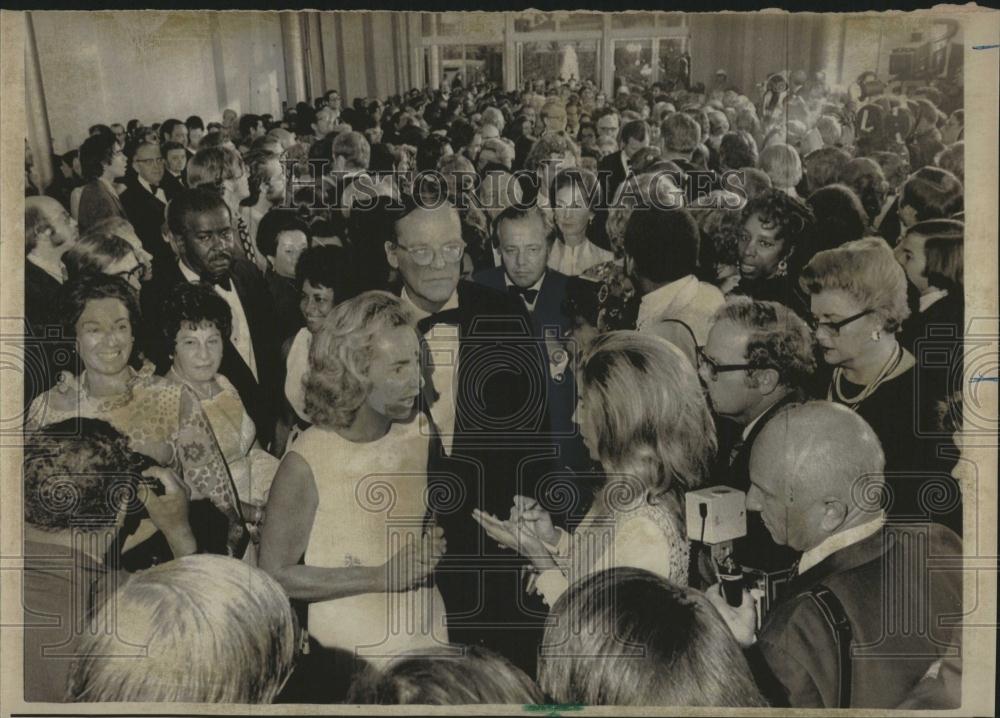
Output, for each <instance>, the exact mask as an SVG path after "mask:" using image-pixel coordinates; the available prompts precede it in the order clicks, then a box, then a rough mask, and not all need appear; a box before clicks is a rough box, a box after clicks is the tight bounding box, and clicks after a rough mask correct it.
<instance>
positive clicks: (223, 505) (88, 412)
mask: <svg viewBox="0 0 1000 718" xmlns="http://www.w3.org/2000/svg"><path fill="white" fill-rule="evenodd" d="M60 314H61V316H62V317H63V321H64V323H65V324H64V331H65V333H66V336H68V337H72V338H73V339H74V341H75V343H76V350H77V354H78V355H79V359H80V363H81V364H82V366H83V370H82V371H81V372H80V374H79V376H78V377H77V378H76V380H75V382H73V386H72V387H70V388H68V389H67V388H59V387H56V388H53V389H50V390H49V391H47V392H46V393H44V394H42V395H41V396H39V397H38V398H36V399H35V401H34V402H32V404H31V407H30V408H29V410H28V418H27V420H26V422H25V423H26V428H27V429H28V430H33V429H38V428H41V427H43V426H46V425H48V424H51V423H54V422H57V421H62V420H63V419H71V418H75V417H89V418H101V419H104V420H105V421H108V422H109V423H110V424H111V425H112V426H114V427H115V428H117V429H118V430H119V431H121V432H122V433H123V434H125V435H126V436H128V438H129V440H130V442H131V445H132V448H133V449H134V450H136V451H137V452H139V453H141V454H144V455H145V456H148V457H149V458H150V459H152V460H153V461H155V462H156V463H158V464H160V465H162V466H166V467H169V468H171V469H173V470H174V471H175V472H176V473H177V475H178V476H179V477H180V478H181V480H182V481H183V482H184V483H185V484H186V485H187V487H188V489H190V491H191V497H192V499H195V500H199V499H208V500H209V501H211V503H212V504H213V505H214V506H215V508H216V509H218V511H219V512H221V514H222V517H220V518H221V522H222V524H223V525H222V526H221V527H220V528H221V533H222V536H221V546H209V547H206V546H205V545H204V543H202V540H201V539H200V544H201V546H202V548H203V549H204V548H215V550H216V551H220V550H221V552H223V553H226V552H228V553H229V554H230V555H233V556H237V557H241V556H242V555H243V553H244V551H245V550H246V546H247V542H248V540H249V534H248V533H247V528H246V525H245V523H244V520H243V515H242V513H241V511H240V506H239V500H238V497H237V493H236V491H235V488H234V486H233V483H232V479H231V478H230V476H229V471H228V469H227V468H226V463H225V460H224V459H223V456H222V452H221V451H220V450H219V446H218V444H217V442H216V440H215V437H214V436H213V433H212V430H211V426H210V424H209V421H208V419H207V417H206V416H205V413H204V411H203V410H202V408H201V405H200V404H199V403H198V398H197V397H196V396H195V394H194V393H193V392H192V391H191V390H190V389H188V388H186V387H184V386H181V385H180V384H176V383H174V382H172V381H169V380H167V379H164V378H162V377H159V376H155V375H153V370H152V366H151V365H149V364H145V365H143V368H142V369H140V370H138V371H137V370H135V369H133V368H132V367H131V366H130V365H129V359H130V357H131V356H132V354H133V350H134V348H135V340H134V332H135V330H136V329H137V328H139V327H140V326H141V318H140V315H139V303H138V298H137V297H136V293H135V292H134V291H133V290H132V288H131V287H129V286H128V284H126V283H125V281H124V280H122V279H120V278H118V277H109V276H105V275H96V276H88V277H84V278H82V279H80V280H78V281H75V282H69V283H67V284H66V285H64V286H63V294H62V296H61V297H60ZM192 525H194V522H192ZM147 526H148V524H147ZM150 535H151V532H150V531H148V530H147V531H145V532H144V530H143V526H140V528H139V531H138V532H137V533H136V534H134V535H132V536H131V537H130V538H129V540H127V541H126V542H125V545H124V547H123V548H124V550H126V551H127V550H129V549H130V548H132V547H133V546H136V545H138V544H140V543H142V542H144V541H145V540H146V539H148V538H149V537H150Z"/></svg>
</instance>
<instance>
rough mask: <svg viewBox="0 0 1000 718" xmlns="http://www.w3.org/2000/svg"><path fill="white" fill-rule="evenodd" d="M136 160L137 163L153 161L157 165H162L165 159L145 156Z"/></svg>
mask: <svg viewBox="0 0 1000 718" xmlns="http://www.w3.org/2000/svg"><path fill="white" fill-rule="evenodd" d="M136 162H138V163H139V164H143V163H145V162H155V163H156V164H158V165H162V164H163V163H164V162H165V160H164V159H163V158H162V157H147V158H146V159H144V160H139V159H137V160H136Z"/></svg>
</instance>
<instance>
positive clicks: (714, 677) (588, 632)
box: [538, 568, 767, 707]
mask: <svg viewBox="0 0 1000 718" xmlns="http://www.w3.org/2000/svg"><path fill="white" fill-rule="evenodd" d="M540 650H541V655H540V657H539V666H538V682H539V685H540V686H541V688H542V690H543V691H545V693H546V694H547V695H548V696H549V697H551V698H552V699H554V700H555V701H557V702H559V703H567V704H583V705H588V706H602V705H616V706H628V705H632V706H728V707H754V706H765V705H767V703H766V702H765V700H764V698H763V697H762V696H761V694H760V690H759V689H758V688H757V686H756V684H755V683H754V679H753V675H752V673H751V672H750V667H749V665H748V664H747V661H746V658H745V657H744V655H743V652H742V650H741V649H740V646H739V644H738V643H737V642H736V639H735V638H733V634H732V633H731V632H730V631H729V628H728V627H727V626H726V624H725V622H724V621H723V620H722V617H721V616H720V615H719V613H718V611H716V610H715V607H714V606H712V604H711V603H709V601H708V599H707V598H706V597H705V595H704V594H703V593H701V592H700V591H697V590H695V589H690V588H682V587H681V586H677V585H676V584H673V583H671V582H670V581H667V580H666V579H664V578H661V577H660V576H657V575H656V574H653V573H651V572H649V571H644V570H642V569H638V568H612V569H608V570H605V571H600V572H598V573H594V574H591V575H589V576H587V577H586V578H583V579H581V580H580V581H577V582H576V583H574V584H573V585H572V586H570V588H569V590H567V591H566V593H564V594H563V595H562V596H560V597H559V600H558V601H556V605H555V606H554V607H553V608H552V611H551V613H550V614H549V619H548V623H547V626H546V629H545V638H544V639H543V641H542V646H541V649H540Z"/></svg>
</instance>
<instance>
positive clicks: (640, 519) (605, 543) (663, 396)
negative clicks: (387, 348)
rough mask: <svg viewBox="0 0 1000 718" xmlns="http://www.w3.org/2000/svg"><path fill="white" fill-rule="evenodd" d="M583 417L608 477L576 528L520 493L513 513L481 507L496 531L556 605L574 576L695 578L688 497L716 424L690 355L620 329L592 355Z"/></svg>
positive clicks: (708, 454)
mask: <svg viewBox="0 0 1000 718" xmlns="http://www.w3.org/2000/svg"><path fill="white" fill-rule="evenodd" d="M577 386H578V388H579V400H578V404H577V408H576V414H575V417H574V418H575V420H576V422H577V424H579V426H580V433H581V435H582V437H583V441H584V444H585V445H586V446H587V449H588V450H589V452H590V455H591V457H592V458H593V459H595V460H597V461H600V462H601V464H602V465H603V467H604V471H605V473H606V475H607V479H606V482H605V484H604V485H603V486H602V487H601V489H600V490H599V491H598V494H597V497H596V499H595V501H594V505H593V507H592V508H591V510H590V511H589V512H588V514H587V516H586V517H585V518H584V519H583V521H582V522H581V524H580V525H579V527H578V528H577V529H576V531H574V532H573V533H572V534H568V533H566V532H565V531H562V530H561V529H557V528H555V527H553V525H552V520H551V517H550V516H549V514H548V512H546V511H544V510H543V509H541V508H540V507H539V506H538V504H537V502H536V501H535V500H534V499H531V498H528V497H524V496H518V497H515V500H514V506H513V508H512V509H511V515H510V519H508V520H506V521H502V520H500V519H498V518H497V517H495V516H491V515H489V514H486V513H483V512H480V511H474V512H473V516H474V518H476V520H477V521H479V522H480V523H481V524H482V525H483V527H484V528H485V529H486V532H487V533H488V534H489V535H490V537H491V538H493V539H494V540H496V541H498V542H499V543H500V544H502V545H504V546H507V547H508V548H511V549H514V550H516V551H518V552H519V553H520V554H521V555H523V556H525V557H527V558H529V559H530V560H531V562H532V564H533V565H534V568H535V569H536V570H537V571H538V577H537V581H536V582H535V588H536V590H538V591H539V593H541V595H542V598H543V599H544V600H545V602H546V603H547V604H548V605H549V606H550V607H551V606H553V605H555V602H556V600H557V599H558V598H559V596H561V595H562V594H563V593H564V592H565V591H566V589H567V588H568V587H569V586H570V585H571V584H572V583H574V582H575V581H578V580H579V579H581V578H582V577H584V576H587V575H589V574H592V573H595V572H598V571H603V570H605V569H608V568H613V567H621V566H631V567H633V568H641V569H646V570H647V571H650V572H652V573H654V574H656V575H658V576H661V577H663V578H666V579H668V580H670V581H672V582H674V583H676V584H678V585H682V586H686V585H687V583H688V543H687V536H686V533H685V529H684V517H683V509H682V503H683V495H684V493H685V492H687V491H690V490H691V489H696V488H698V487H699V486H701V485H702V483H703V481H704V479H705V477H706V476H707V472H708V467H709V462H710V461H711V459H712V458H713V457H714V455H715V449H716V439H715V428H714V424H713V422H712V418H711V415H710V414H709V411H708V406H707V405H706V403H705V396H704V393H703V392H702V389H701V385H700V384H699V382H698V377H697V375H696V374H695V370H694V368H693V366H692V365H691V362H690V361H688V360H687V358H686V357H685V356H684V355H683V354H682V353H681V351H680V350H678V349H677V348H676V347H675V346H674V345H673V344H671V343H670V342H668V341H666V340H665V339H661V338H660V337H657V336H651V335H646V334H638V333H636V332H631V331H616V332H610V333H608V334H604V335H602V336H599V337H598V338H597V339H596V340H595V341H594V343H593V344H592V345H591V348H590V350H589V352H588V354H587V355H586V356H585V357H584V359H583V362H582V365H581V368H580V372H579V380H578V384H577Z"/></svg>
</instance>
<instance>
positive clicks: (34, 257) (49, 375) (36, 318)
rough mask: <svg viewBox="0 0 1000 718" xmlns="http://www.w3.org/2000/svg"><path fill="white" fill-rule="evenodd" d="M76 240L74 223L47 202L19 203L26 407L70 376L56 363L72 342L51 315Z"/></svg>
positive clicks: (60, 208)
mask: <svg viewBox="0 0 1000 718" xmlns="http://www.w3.org/2000/svg"><path fill="white" fill-rule="evenodd" d="M78 237H79V230H78V229H77V225H76V220H74V219H73V218H72V217H71V216H70V214H69V212H68V211H66V208H65V207H63V206H62V205H61V204H59V202H58V201H57V200H55V199H52V198H51V197H41V196H37V197H27V198H25V200H24V249H25V259H26V261H25V263H24V318H25V324H26V327H25V329H26V336H25V343H24V354H25V357H24V362H25V366H26V370H25V372H24V401H25V406H28V405H29V404H30V403H31V401H32V400H33V399H34V398H35V397H36V396H38V395H39V394H41V393H43V392H45V391H47V390H48V389H49V388H51V387H52V385H53V384H54V383H55V381H56V377H57V376H58V374H59V372H60V371H62V370H68V371H71V372H73V373H75V371H74V367H73V366H71V365H70V364H67V363H63V364H57V363H56V360H57V359H59V358H62V357H69V356H70V355H69V354H67V353H66V352H64V351H59V350H60V348H62V349H65V348H67V347H68V346H70V345H71V344H72V340H68V339H67V340H62V339H61V338H60V334H59V332H60V330H61V328H62V321H61V319H60V317H59V316H58V315H57V314H56V313H55V312H54V311H53V310H54V307H55V306H56V305H57V302H56V301H55V300H56V297H57V296H58V294H59V289H60V287H62V284H63V281H64V279H65V271H66V270H65V269H64V268H63V264H62V256H63V254H65V253H66V250H68V249H69V248H70V247H72V246H73V244H74V243H75V242H76V240H77V239H78Z"/></svg>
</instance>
